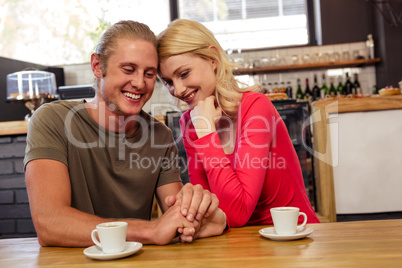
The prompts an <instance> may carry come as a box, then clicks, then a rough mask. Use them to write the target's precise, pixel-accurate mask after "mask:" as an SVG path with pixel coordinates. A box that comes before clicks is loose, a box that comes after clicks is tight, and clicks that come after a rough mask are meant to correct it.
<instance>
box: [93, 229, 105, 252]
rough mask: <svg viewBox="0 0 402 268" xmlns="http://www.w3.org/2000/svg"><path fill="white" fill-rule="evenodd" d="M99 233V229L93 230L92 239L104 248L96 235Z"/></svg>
mask: <svg viewBox="0 0 402 268" xmlns="http://www.w3.org/2000/svg"><path fill="white" fill-rule="evenodd" d="M97 233H98V230H96V229H94V230H92V233H91V238H92V241H93V242H94V243H95V245H97V246H98V247H100V248H102V245H101V243H100V242H99V240H98V239H97V238H96V235H95V234H97Z"/></svg>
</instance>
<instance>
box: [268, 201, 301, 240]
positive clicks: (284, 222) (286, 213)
mask: <svg viewBox="0 0 402 268" xmlns="http://www.w3.org/2000/svg"><path fill="white" fill-rule="evenodd" d="M270 211H271V216H272V220H273V222H274V229H275V233H277V234H278V235H294V234H295V233H296V231H297V230H300V229H302V228H303V227H304V225H306V223H307V215H306V213H304V212H300V210H299V208H297V207H277V208H271V210H270ZM301 215H303V217H304V221H303V223H302V224H300V225H299V226H298V225H297V222H298V219H299V216H301Z"/></svg>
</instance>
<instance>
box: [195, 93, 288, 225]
mask: <svg viewBox="0 0 402 268" xmlns="http://www.w3.org/2000/svg"><path fill="white" fill-rule="evenodd" d="M239 109H240V110H239V118H238V120H239V121H238V128H237V129H238V131H240V133H237V137H238V138H237V140H236V143H237V144H236V146H237V148H235V155H234V157H233V159H234V162H233V163H231V162H230V159H229V158H228V157H227V155H226V154H225V152H224V151H223V149H222V146H221V143H220V140H219V137H218V134H217V132H214V133H211V134H210V135H207V136H204V137H203V138H201V139H196V137H197V136H195V137H194V134H195V132H194V131H193V132H191V128H190V129H189V128H188V126H187V129H189V130H190V131H189V132H188V133H187V135H188V134H189V136H188V138H190V139H191V140H192V146H191V147H192V152H191V156H192V157H193V158H194V159H192V163H191V165H195V166H194V167H193V166H189V170H190V168H194V169H195V170H199V169H203V170H204V172H205V175H206V177H207V181H208V184H209V189H210V190H211V192H213V193H214V194H216V195H217V197H218V198H219V200H220V207H221V208H222V210H223V211H224V212H225V213H226V215H227V217H228V220H229V222H230V225H231V226H232V227H238V226H243V225H245V224H246V223H247V222H248V220H249V219H250V217H251V215H252V213H253V212H254V210H255V208H256V205H257V202H258V199H259V197H260V195H261V191H262V188H263V185H264V182H265V177H266V172H268V170H267V169H266V168H262V166H263V167H264V166H265V167H267V166H268V164H267V162H268V161H269V158H268V156H269V150H270V145H271V143H272V136H273V135H272V134H273V133H275V129H274V128H275V125H276V123H277V120H278V117H279V115H278V114H277V112H276V110H275V108H274V106H273V105H272V103H271V102H270V101H269V100H268V98H266V97H265V96H264V95H260V94H258V95H257V94H253V95H249V96H247V97H246V98H245V99H244V100H243V101H242V104H241V106H240V108H239ZM279 119H280V117H279ZM190 121H191V120H190ZM239 126H240V127H239ZM194 138H195V139H194ZM264 163H265V164H264ZM189 165H190V162H189ZM201 166H202V167H201ZM198 174H199V173H198V172H197V175H198ZM190 179H191V180H192V177H191V175H190Z"/></svg>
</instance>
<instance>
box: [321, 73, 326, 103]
mask: <svg viewBox="0 0 402 268" xmlns="http://www.w3.org/2000/svg"><path fill="white" fill-rule="evenodd" d="M327 94H328V87H327V83H326V82H325V74H322V85H321V98H322V99H325V97H326V96H327Z"/></svg>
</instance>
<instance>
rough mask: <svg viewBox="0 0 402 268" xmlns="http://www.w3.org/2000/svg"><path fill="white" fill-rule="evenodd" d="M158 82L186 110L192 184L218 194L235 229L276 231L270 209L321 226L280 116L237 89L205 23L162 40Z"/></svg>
mask: <svg viewBox="0 0 402 268" xmlns="http://www.w3.org/2000/svg"><path fill="white" fill-rule="evenodd" d="M158 54H159V67H160V70H159V72H160V73H159V75H160V77H161V79H162V80H163V81H164V82H165V84H166V86H167V87H168V89H169V92H170V94H172V95H173V96H174V97H176V98H179V99H180V100H182V101H185V102H186V103H187V104H188V106H189V110H188V111H187V112H185V113H184V114H183V115H182V117H181V119H180V126H181V131H182V134H183V142H184V145H185V148H186V152H187V157H188V171H189V176H190V181H191V183H193V184H201V185H202V186H203V187H204V189H208V190H210V191H211V192H212V193H214V194H216V195H217V197H218V199H219V200H220V207H221V208H222V210H223V211H224V212H225V213H226V215H227V218H228V221H229V224H230V226H232V227H240V226H244V225H266V224H273V222H272V218H271V214H270V208H272V207H281V206H294V207H299V208H300V211H303V212H305V213H306V214H307V217H308V222H309V223H316V222H319V220H318V218H317V216H316V215H315V213H314V210H313V209H312V207H311V205H310V202H309V200H308V198H307V194H306V191H305V188H304V184H303V178H302V173H301V168H300V164H299V160H298V158H297V155H296V152H295V150H294V147H293V145H292V142H291V140H290V138H289V134H288V132H287V129H286V126H285V124H284V122H283V121H282V119H281V117H280V116H279V114H278V112H277V111H276V109H275V108H274V106H273V105H272V103H271V102H270V100H269V99H268V98H267V97H266V96H265V95H263V94H260V93H257V92H253V91H254V90H255V89H256V88H257V87H256V86H254V87H247V88H243V89H242V88H240V87H239V84H238V81H236V79H235V77H234V75H233V73H232V68H233V65H232V63H231V62H230V60H229V58H228V56H227V55H226V53H225V52H224V50H223V49H222V48H221V46H220V45H219V43H218V42H217V40H216V39H215V37H214V35H213V34H212V33H211V32H210V31H209V30H208V29H207V28H205V27H204V26H203V25H202V24H200V23H198V22H195V21H190V20H183V19H179V20H176V21H174V22H172V23H171V24H170V25H169V27H168V28H167V29H166V30H165V31H164V32H162V33H161V34H160V35H159V36H158Z"/></svg>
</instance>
